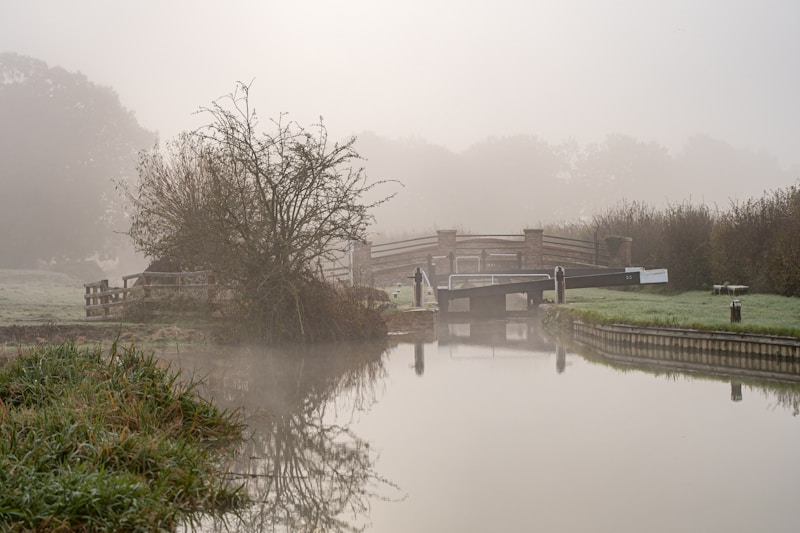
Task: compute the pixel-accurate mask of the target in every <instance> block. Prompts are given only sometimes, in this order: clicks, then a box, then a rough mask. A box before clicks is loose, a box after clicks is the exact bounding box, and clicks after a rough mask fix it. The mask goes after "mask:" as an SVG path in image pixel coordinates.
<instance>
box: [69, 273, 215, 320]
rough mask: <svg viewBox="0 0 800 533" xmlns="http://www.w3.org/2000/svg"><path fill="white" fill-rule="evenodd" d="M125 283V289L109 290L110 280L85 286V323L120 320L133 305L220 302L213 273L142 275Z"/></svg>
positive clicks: (114, 288) (132, 275)
mask: <svg viewBox="0 0 800 533" xmlns="http://www.w3.org/2000/svg"><path fill="white" fill-rule="evenodd" d="M122 282H123V286H122V287H110V286H109V284H108V280H107V279H103V280H100V281H95V282H93V283H86V284H85V285H84V288H85V289H86V294H84V300H85V302H84V309H85V310H86V318H85V320H87V321H101V320H113V319H118V318H121V317H122V316H123V314H124V311H125V306H127V305H130V304H132V303H134V302H136V303H139V302H158V301H165V300H168V299H170V298H178V297H180V298H186V299H190V300H195V301H199V302H213V301H214V300H216V299H218V298H219V296H220V289H221V287H220V286H219V285H218V284H217V280H216V276H215V275H214V273H213V272H211V271H208V270H202V271H196V272H140V273H138V274H131V275H128V276H124V277H123V278H122Z"/></svg>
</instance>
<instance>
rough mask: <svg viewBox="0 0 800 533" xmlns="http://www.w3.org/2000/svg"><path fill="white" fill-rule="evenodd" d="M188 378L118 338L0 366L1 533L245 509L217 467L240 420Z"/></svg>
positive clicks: (159, 521)
mask: <svg viewBox="0 0 800 533" xmlns="http://www.w3.org/2000/svg"><path fill="white" fill-rule="evenodd" d="M198 385H199V382H197V381H194V380H188V381H187V380H181V379H180V373H179V372H176V371H173V370H172V369H171V368H170V367H168V366H163V365H161V364H159V363H158V362H157V361H156V360H155V359H154V358H153V356H152V355H145V354H143V353H142V352H140V351H137V350H136V349H135V348H133V347H130V348H127V349H118V348H117V346H116V345H114V346H113V347H112V348H111V349H110V350H109V351H108V352H107V353H103V352H102V351H101V350H99V349H97V350H88V349H80V350H79V349H77V348H76V347H75V346H74V345H72V344H63V345H61V346H47V347H42V348H39V349H36V350H34V351H31V352H29V353H25V354H22V355H20V356H19V357H18V358H17V359H15V360H13V361H11V362H10V363H9V364H8V365H7V366H5V367H4V368H2V369H0V487H2V491H0V530H3V531H7V530H8V531H27V530H36V531H171V530H174V529H176V528H177V527H178V526H179V525H181V524H187V523H188V524H193V523H196V522H197V521H198V520H199V518H200V516H201V515H202V514H210V515H219V514H222V513H224V512H227V511H229V510H234V509H237V508H239V507H240V506H242V505H244V504H246V497H245V495H244V493H243V491H242V489H241V487H238V486H232V485H230V484H229V483H228V482H227V481H226V480H225V477H224V476H223V474H224V472H223V471H222V470H221V468H220V466H219V465H220V464H222V462H223V461H224V459H225V458H226V457H227V456H228V455H229V454H230V453H231V449H232V448H231V445H232V444H234V443H236V442H238V440H239V439H240V438H241V433H242V430H243V425H242V423H241V420H240V419H239V417H238V415H237V414H236V413H231V412H227V411H222V410H220V409H218V408H217V407H216V406H214V405H213V404H212V403H211V402H209V401H207V400H205V399H203V398H202V397H201V396H200V395H199V394H198V393H197V388H198Z"/></svg>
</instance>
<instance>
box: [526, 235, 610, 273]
mask: <svg viewBox="0 0 800 533" xmlns="http://www.w3.org/2000/svg"><path fill="white" fill-rule="evenodd" d="M542 244H543V253H542V262H543V263H544V264H546V265H554V266H555V265H562V266H567V265H568V266H596V267H607V266H610V254H609V250H608V245H607V244H606V242H605V241H599V240H594V241H584V240H579V239H570V238H567V237H555V236H550V235H543V236H542Z"/></svg>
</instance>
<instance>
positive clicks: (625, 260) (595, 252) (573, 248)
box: [323, 229, 631, 286]
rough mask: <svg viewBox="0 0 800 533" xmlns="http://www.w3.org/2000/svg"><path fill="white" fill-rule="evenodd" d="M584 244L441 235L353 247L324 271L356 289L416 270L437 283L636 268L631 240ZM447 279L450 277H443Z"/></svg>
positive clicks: (526, 236) (538, 234) (530, 235)
mask: <svg viewBox="0 0 800 533" xmlns="http://www.w3.org/2000/svg"><path fill="white" fill-rule="evenodd" d="M611 242H613V243H614V246H613V249H612V247H610V246H609V244H608V240H593V241H586V240H579V239H572V238H567V237H557V236H552V235H544V234H543V232H542V230H540V229H525V230H523V233H522V234H461V235H459V234H458V233H457V232H456V231H455V230H439V231H438V232H437V234H436V235H428V236H424V237H417V238H413V239H404V240H398V241H392V242H385V243H380V244H372V243H356V244H352V245H351V246H350V248H349V251H348V252H344V253H343V256H342V258H341V260H340V261H338V262H337V263H336V264H331V265H328V266H327V267H326V269H324V270H323V277H325V278H326V279H338V280H340V281H345V280H347V281H349V282H350V283H353V284H355V285H375V286H390V285H394V284H395V283H398V282H400V283H408V282H409V281H408V279H407V278H408V277H409V276H410V275H411V273H412V272H413V271H414V269H416V268H421V269H423V270H424V271H425V272H426V273H427V274H428V275H429V277H430V278H431V279H434V278H437V279H439V278H441V276H447V275H449V274H455V273H486V272H498V273H502V272H523V271H542V270H552V269H553V268H554V267H555V266H559V265H560V266H564V267H595V268H596V267H600V268H603V267H621V266H630V246H631V243H630V239H627V238H624V237H615V238H612V241H611ZM441 279H444V278H441Z"/></svg>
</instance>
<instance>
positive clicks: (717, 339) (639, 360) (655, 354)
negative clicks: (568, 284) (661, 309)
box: [572, 321, 800, 383]
mask: <svg viewBox="0 0 800 533" xmlns="http://www.w3.org/2000/svg"><path fill="white" fill-rule="evenodd" d="M572 338H573V342H574V343H575V344H576V345H582V346H585V347H588V348H589V349H591V350H592V351H594V352H595V353H597V354H598V355H601V356H603V357H604V358H606V359H608V360H610V361H613V362H616V363H618V364H625V365H646V366H652V367H655V368H660V369H670V368H671V369H674V370H680V371H689V372H699V373H707V372H712V373H715V374H721V375H728V376H732V377H733V376H740V377H747V378H762V379H769V380H778V381H791V382H795V383H796V382H798V381H800V339H798V338H795V337H775V336H769V335H756V334H744V333H732V332H725V331H699V330H687V329H672V328H654V327H641V326H629V325H624V324H611V325H607V324H591V323H584V322H581V321H574V322H573V323H572Z"/></svg>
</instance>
